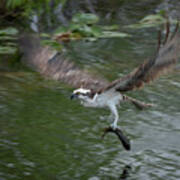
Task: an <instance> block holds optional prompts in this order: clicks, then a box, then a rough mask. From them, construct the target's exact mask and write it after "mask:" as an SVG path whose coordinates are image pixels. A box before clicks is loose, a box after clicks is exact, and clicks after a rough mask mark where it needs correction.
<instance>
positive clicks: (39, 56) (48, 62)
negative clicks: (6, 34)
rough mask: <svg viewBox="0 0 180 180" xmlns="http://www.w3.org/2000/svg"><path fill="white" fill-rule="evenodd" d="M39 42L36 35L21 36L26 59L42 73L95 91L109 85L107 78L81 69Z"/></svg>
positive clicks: (76, 86) (73, 85)
mask: <svg viewBox="0 0 180 180" xmlns="http://www.w3.org/2000/svg"><path fill="white" fill-rule="evenodd" d="M39 42H40V40H39V38H37V37H35V36H29V37H28V36H27V35H25V36H23V37H21V38H20V45H21V49H22V52H23V54H24V61H26V63H28V64H29V65H30V66H32V67H33V68H34V69H36V70H37V71H39V72H40V73H41V74H43V75H45V76H48V77H51V78H53V79H55V80H60V81H63V82H65V83H67V84H69V85H71V86H72V87H74V88H80V87H83V88H87V89H91V90H92V91H93V92H96V91H99V90H100V89H101V88H103V87H105V86H107V84H108V82H107V81H106V80H105V79H103V78H100V77H96V76H95V75H93V74H90V73H89V72H87V71H85V70H81V69H80V68H79V67H77V66H76V65H75V64H74V63H73V62H70V61H69V60H67V59H65V57H64V56H63V55H61V54H60V53H57V52H56V51H53V50H52V49H50V48H48V47H42V46H41V45H40V43H39Z"/></svg>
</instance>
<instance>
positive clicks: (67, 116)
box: [0, 33, 180, 180]
mask: <svg viewBox="0 0 180 180" xmlns="http://www.w3.org/2000/svg"><path fill="white" fill-rule="evenodd" d="M149 36H151V37H154V35H152V34H150V33H149ZM138 38H139V35H137V36H136V37H134V38H132V39H126V40H125V39H114V40H101V41H98V42H95V43H82V42H78V43H75V44H73V45H72V46H71V54H70V55H69V56H70V57H71V58H72V59H73V60H76V59H78V62H80V63H81V64H82V66H84V67H85V68H88V69H89V70H91V71H97V72H99V74H100V75H101V76H104V77H106V78H108V79H109V80H110V79H113V78H115V77H118V76H121V75H122V74H126V73H127V72H129V71H130V70H131V69H132V68H133V67H135V66H136V65H137V64H139V63H140V62H142V61H143V59H145V58H146V57H147V56H148V55H149V54H150V53H152V51H153V50H154V47H153V46H152V44H153V43H154V42H155V38H150V37H149V38H147V35H146V36H144V40H143V42H142V40H141V42H142V43H143V45H142V44H140V43H139V40H138ZM94 69H95V70H94ZM0 82H1V83H0V179H1V180H6V179H8V180H9V179H13V180H16V179H17V180H21V179H22V180H24V179H31V180H32V179H38V180H39V179H43V180H44V179H48V180H49V179H58V180H62V179H63V180H66V179H67V180H71V179H82V180H86V179H88V180H99V179H103V180H104V179H107V180H109V179H127V180H136V179H139V180H145V179H146V180H151V179H155V180H156V179H158V180H159V179H168V180H169V179H172V180H177V179H179V178H180V170H179V169H180V152H179V149H180V141H179V139H180V122H179V119H180V111H179V110H180V101H179V98H180V91H179V87H180V81H179V73H178V72H174V73H173V74H171V75H169V76H165V77H162V78H161V79H159V80H158V81H156V82H155V83H153V84H152V85H149V86H146V87H145V88H144V89H143V90H140V91H135V92H131V93H130V94H131V95H132V96H133V97H137V98H138V99H141V100H144V101H146V102H151V103H154V104H156V105H157V106H156V107H155V108H151V109H148V110H145V111H139V110H137V109H135V108H134V107H133V106H132V105H130V104H122V107H121V108H120V110H119V114H120V122H119V125H120V126H121V128H122V129H123V131H124V132H125V133H126V134H127V135H128V137H129V138H130V139H131V144H132V150H131V151H130V152H126V151H125V150H124V149H123V148H122V146H121V144H120V143H119V141H118V139H117V137H116V136H114V135H110V134H109V135H108V136H107V137H106V138H105V140H104V141H102V140H101V138H100V136H101V134H102V130H103V128H104V127H106V126H107V125H109V122H108V120H106V118H107V117H108V114H109V112H108V111H106V110H95V109H89V108H85V107H81V106H79V104H78V102H76V101H71V100H70V98H69V96H70V94H71V91H72V89H71V88H69V87H67V86H65V85H64V84H62V83H60V82H56V81H52V80H48V79H45V78H43V77H41V76H40V75H39V74H37V73H34V72H29V71H27V70H23V69H20V70H18V71H17V70H14V69H13V68H9V71H2V72H1V73H0Z"/></svg>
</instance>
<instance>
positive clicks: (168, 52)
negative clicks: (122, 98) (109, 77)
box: [100, 22, 180, 92]
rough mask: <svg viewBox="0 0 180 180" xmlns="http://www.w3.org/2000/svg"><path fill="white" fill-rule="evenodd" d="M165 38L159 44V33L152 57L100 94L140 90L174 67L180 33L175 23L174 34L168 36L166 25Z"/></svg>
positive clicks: (179, 48) (179, 51)
mask: <svg viewBox="0 0 180 180" xmlns="http://www.w3.org/2000/svg"><path fill="white" fill-rule="evenodd" d="M166 27H167V29H166V36H165V40H164V42H163V43H161V33H159V40H158V48H157V52H156V53H155V55H154V57H152V58H151V59H149V60H148V61H146V62H144V63H143V64H142V65H140V66H139V67H137V68H136V69H135V70H134V71H133V72H131V73H130V74H128V75H126V76H124V77H122V78H120V79H117V80H115V81H113V82H112V83H110V84H109V85H108V86H106V87H105V88H103V89H101V90H100V92H102V91H106V90H109V89H112V88H113V89H115V90H116V91H120V92H126V91H129V90H133V89H136V88H141V87H143V85H144V84H145V83H149V82H151V81H153V80H154V79H156V78H157V77H159V76H160V75H161V74H164V73H167V72H169V70H172V69H173V67H174V66H175V64H176V62H177V60H178V57H179V55H180V33H179V32H178V27H179V24H178V23H177V25H176V28H175V31H174V33H172V35H171V36H170V35H169V23H168V22H167V25H166Z"/></svg>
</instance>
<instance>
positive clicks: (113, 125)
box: [110, 123, 118, 131]
mask: <svg viewBox="0 0 180 180" xmlns="http://www.w3.org/2000/svg"><path fill="white" fill-rule="evenodd" d="M110 127H111V128H112V129H113V130H114V131H115V130H116V129H117V128H118V126H117V124H114V123H112V124H111V125H110Z"/></svg>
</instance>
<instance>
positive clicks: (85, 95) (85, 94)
mask: <svg viewBox="0 0 180 180" xmlns="http://www.w3.org/2000/svg"><path fill="white" fill-rule="evenodd" d="M74 98H77V99H81V100H87V99H90V98H92V92H91V90H90V89H84V88H79V89H75V90H74V91H73V93H72V95H71V99H74Z"/></svg>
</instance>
